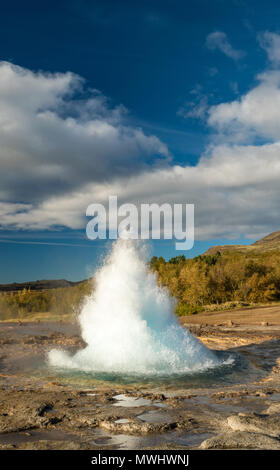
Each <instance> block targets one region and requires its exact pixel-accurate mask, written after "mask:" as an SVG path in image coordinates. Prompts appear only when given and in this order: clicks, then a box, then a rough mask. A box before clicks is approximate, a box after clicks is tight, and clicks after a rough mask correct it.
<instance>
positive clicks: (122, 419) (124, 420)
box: [115, 418, 129, 424]
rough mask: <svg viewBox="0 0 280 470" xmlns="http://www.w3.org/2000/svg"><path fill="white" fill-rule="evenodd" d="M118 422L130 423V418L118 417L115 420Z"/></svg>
mask: <svg viewBox="0 0 280 470" xmlns="http://www.w3.org/2000/svg"><path fill="white" fill-rule="evenodd" d="M115 423H116V424H127V423H129V419H126V418H121V419H117V420H116V421H115Z"/></svg>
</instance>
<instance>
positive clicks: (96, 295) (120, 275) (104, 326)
mask: <svg viewBox="0 0 280 470" xmlns="http://www.w3.org/2000/svg"><path fill="white" fill-rule="evenodd" d="M174 305H175V302H174V300H173V299H172V298H171V297H170V295H169V294H168V292H167V290H165V289H164V288H161V287H159V286H158V284H157V280H156V276H155V274H153V273H151V272H150V271H149V270H148V268H147V265H146V262H145V256H144V253H143V249H142V250H141V249H140V248H138V249H137V247H136V245H135V244H134V243H133V242H132V241H131V240H121V239H119V240H118V241H117V242H116V243H115V244H114V246H113V250H112V253H111V254H110V256H109V257H108V258H107V259H106V261H105V263H104V265H103V266H102V268H101V269H100V270H99V271H98V272H97V273H96V275H95V288H94V290H93V292H92V294H91V295H90V296H89V297H88V298H87V300H86V302H85V305H84V307H83V309H82V312H81V314H80V317H79V322H80V327H81V333H82V337H83V339H84V340H85V342H86V343H87V347H86V348H84V349H82V350H80V351H78V352H77V353H76V354H74V355H73V356H71V355H70V354H69V353H67V352H64V351H61V350H58V349H54V350H52V351H50V353H49V356H48V359H49V363H50V364H51V365H53V366H56V367H58V368H60V369H61V368H63V369H68V370H72V371H83V372H87V373H95V374H102V375H103V374H105V375H106V374H109V375H112V374H117V375H119V374H123V375H126V376H131V375H132V376H134V377H135V376H137V375H138V376H145V377H149V376H150V377H151V376H153V377H155V376H158V377H162V376H165V377H166V376H177V377H178V376H180V375H184V376H185V375H186V374H193V373H196V372H201V371H209V370H211V369H216V368H219V367H224V366H227V365H230V364H231V363H232V362H233V358H232V357H231V355H226V356H224V355H222V356H220V355H217V354H216V353H215V352H213V351H211V350H209V349H208V348H206V347H205V346H204V345H203V344H202V343H200V341H199V340H198V339H196V338H195V337H194V336H192V335H191V334H190V332H189V331H188V330H187V329H185V328H182V327H181V325H180V324H179V323H178V321H177V319H176V317H175V315H174V313H173V310H174Z"/></svg>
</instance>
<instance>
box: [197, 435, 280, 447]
mask: <svg viewBox="0 0 280 470" xmlns="http://www.w3.org/2000/svg"><path fill="white" fill-rule="evenodd" d="M200 449H203V450H206V449H280V441H279V440H278V439H276V438H275V437H271V436H266V435H264V434H258V433H254V432H240V431H235V432H226V433H223V434H218V435H217V436H214V437H210V439H206V440H205V441H203V442H202V443H201V444H200Z"/></svg>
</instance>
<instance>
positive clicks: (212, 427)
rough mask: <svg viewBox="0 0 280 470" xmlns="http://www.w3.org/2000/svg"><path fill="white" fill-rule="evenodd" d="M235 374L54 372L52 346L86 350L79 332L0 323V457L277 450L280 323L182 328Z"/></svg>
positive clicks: (72, 327) (52, 326)
mask: <svg viewBox="0 0 280 470" xmlns="http://www.w3.org/2000/svg"><path fill="white" fill-rule="evenodd" d="M189 328H190V329H191V331H192V332H193V334H195V335H196V336H198V337H199V339H200V340H201V341H203V342H204V343H205V344H206V345H207V346H208V347H210V348H212V349H214V350H216V351H220V352H219V354H222V355H225V356H229V355H232V356H233V357H234V358H235V362H234V365H233V366H226V367H225V368H224V369H221V370H220V371H211V372H210V373H208V374H205V373H204V374H194V375H192V376H188V377H183V378H182V377H181V378H180V377H172V378H170V377H169V378H167V377H162V378H157V380H153V378H150V377H146V378H142V379H139V378H135V377H125V378H121V377H116V376H114V377H113V376H111V377H110V376H102V375H99V376H93V375H91V374H79V373H69V372H68V373H64V372H63V371H58V370H55V369H51V368H49V367H48V366H47V363H46V354H47V352H48V351H49V350H50V349H52V348H53V347H56V348H57V347H61V348H63V349H68V350H69V351H72V352H74V351H76V350H77V349H78V348H81V347H83V346H84V343H83V341H82V340H81V338H80V335H79V330H78V327H77V326H76V325H74V324H70V323H69V324H66V323H65V324H63V323H23V324H17V323H1V328H0V448H2V449H153V448H154V449H181V448H182V449H193V448H201V449H208V448H218V449H228V448H234V449H237V448H243V449H249V448H257V449H259V448H269V449H270V448H271V449H280V439H279V437H280V321H279V322H278V324H277V321H276V324H274V325H273V326H266V325H263V326H261V325H252V324H251V325H244V324H242V325H231V326H228V325H225V324H220V325H215V326H214V325H211V326H208V325H207V326H205V325H204V326H203V325H199V324H196V325H189Z"/></svg>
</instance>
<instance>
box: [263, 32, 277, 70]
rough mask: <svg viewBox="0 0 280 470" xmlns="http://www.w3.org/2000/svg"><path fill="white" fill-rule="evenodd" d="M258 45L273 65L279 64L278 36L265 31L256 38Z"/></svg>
mask: <svg viewBox="0 0 280 470" xmlns="http://www.w3.org/2000/svg"><path fill="white" fill-rule="evenodd" d="M258 39H259V43H260V45H261V46H262V48H263V49H264V50H265V51H266V52H267V55H268V58H269V60H270V61H271V62H272V64H273V65H276V66H277V65H279V64H280V36H279V34H276V33H271V32H270V31H265V32H264V33H261V34H259V36H258Z"/></svg>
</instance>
